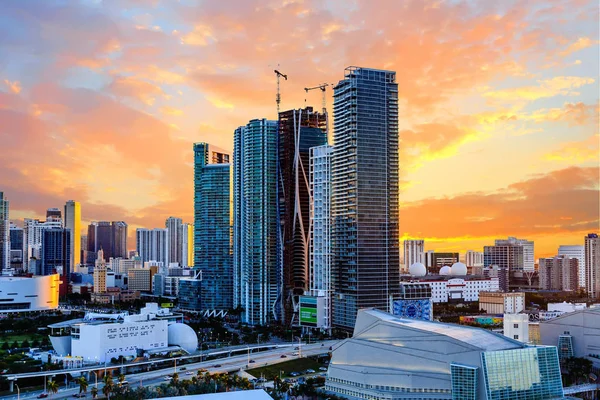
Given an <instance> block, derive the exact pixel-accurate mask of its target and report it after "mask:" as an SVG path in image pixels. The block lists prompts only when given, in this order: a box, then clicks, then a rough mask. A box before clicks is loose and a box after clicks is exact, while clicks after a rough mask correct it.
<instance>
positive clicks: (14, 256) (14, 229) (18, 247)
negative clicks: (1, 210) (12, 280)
mask: <svg viewBox="0 0 600 400" xmlns="http://www.w3.org/2000/svg"><path fill="white" fill-rule="evenodd" d="M9 240H10V259H9V261H10V268H11V269H12V270H13V271H20V270H22V269H23V266H24V264H23V247H24V245H23V228H19V227H18V226H16V225H13V224H10V229H9Z"/></svg>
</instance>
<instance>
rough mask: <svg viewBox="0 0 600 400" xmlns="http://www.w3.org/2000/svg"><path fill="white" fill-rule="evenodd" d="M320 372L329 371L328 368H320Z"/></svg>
mask: <svg viewBox="0 0 600 400" xmlns="http://www.w3.org/2000/svg"><path fill="white" fill-rule="evenodd" d="M319 371H327V368H326V367H319Z"/></svg>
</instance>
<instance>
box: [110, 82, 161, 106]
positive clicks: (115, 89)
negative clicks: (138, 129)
mask: <svg viewBox="0 0 600 400" xmlns="http://www.w3.org/2000/svg"><path fill="white" fill-rule="evenodd" d="M108 88H109V90H110V91H111V92H112V93H114V94H115V95H117V96H120V97H130V98H134V99H137V100H139V101H141V102H142V103H144V104H148V105H152V104H154V101H155V100H156V98H157V97H158V96H161V95H163V94H164V93H163V91H162V89H161V88H160V87H159V86H156V85H154V84H152V83H149V82H146V81H143V80H140V79H137V78H133V77H124V76H117V77H115V79H114V80H113V81H112V83H111V84H110V85H109V86H108Z"/></svg>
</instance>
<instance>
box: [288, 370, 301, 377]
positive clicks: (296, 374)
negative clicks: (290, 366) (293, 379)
mask: <svg viewBox="0 0 600 400" xmlns="http://www.w3.org/2000/svg"><path fill="white" fill-rule="evenodd" d="M299 375H300V372H295V371H294V372H290V376H299Z"/></svg>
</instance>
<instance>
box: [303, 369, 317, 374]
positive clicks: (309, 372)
mask: <svg viewBox="0 0 600 400" xmlns="http://www.w3.org/2000/svg"><path fill="white" fill-rule="evenodd" d="M315 372H316V371H315V370H314V369H311V368H309V369H307V370H306V371H305V373H306V374H314V373H315Z"/></svg>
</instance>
